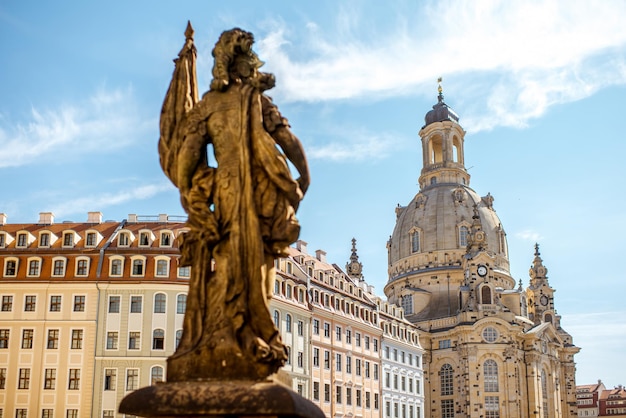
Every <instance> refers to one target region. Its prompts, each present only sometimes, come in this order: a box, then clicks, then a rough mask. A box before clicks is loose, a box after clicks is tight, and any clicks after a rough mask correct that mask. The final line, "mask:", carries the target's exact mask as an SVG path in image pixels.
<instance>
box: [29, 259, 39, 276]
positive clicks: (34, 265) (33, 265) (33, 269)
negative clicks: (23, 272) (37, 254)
mask: <svg viewBox="0 0 626 418" xmlns="http://www.w3.org/2000/svg"><path fill="white" fill-rule="evenodd" d="M28 275H29V276H39V260H30V261H29V262H28Z"/></svg>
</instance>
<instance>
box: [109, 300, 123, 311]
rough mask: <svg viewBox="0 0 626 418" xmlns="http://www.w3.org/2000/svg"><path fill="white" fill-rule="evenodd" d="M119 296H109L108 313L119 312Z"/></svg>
mask: <svg viewBox="0 0 626 418" xmlns="http://www.w3.org/2000/svg"><path fill="white" fill-rule="evenodd" d="M120 300H121V296H109V313H120Z"/></svg>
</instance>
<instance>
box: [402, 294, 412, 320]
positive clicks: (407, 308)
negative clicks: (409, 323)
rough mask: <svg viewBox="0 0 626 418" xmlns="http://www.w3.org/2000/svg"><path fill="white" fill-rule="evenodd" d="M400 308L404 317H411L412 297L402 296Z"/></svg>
mask: <svg viewBox="0 0 626 418" xmlns="http://www.w3.org/2000/svg"><path fill="white" fill-rule="evenodd" d="M402 308H403V309H404V313H405V315H411V314H412V313H413V295H404V296H402Z"/></svg>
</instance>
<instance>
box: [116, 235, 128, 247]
mask: <svg viewBox="0 0 626 418" xmlns="http://www.w3.org/2000/svg"><path fill="white" fill-rule="evenodd" d="M117 245H119V246H120V247H128V246H129V245H130V234H129V233H128V232H122V233H120V235H119V237H118V239H117Z"/></svg>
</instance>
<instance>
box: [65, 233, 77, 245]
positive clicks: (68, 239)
mask: <svg viewBox="0 0 626 418" xmlns="http://www.w3.org/2000/svg"><path fill="white" fill-rule="evenodd" d="M63 246H64V247H73V246H74V234H73V233H71V232H67V233H65V234H63Z"/></svg>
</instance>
